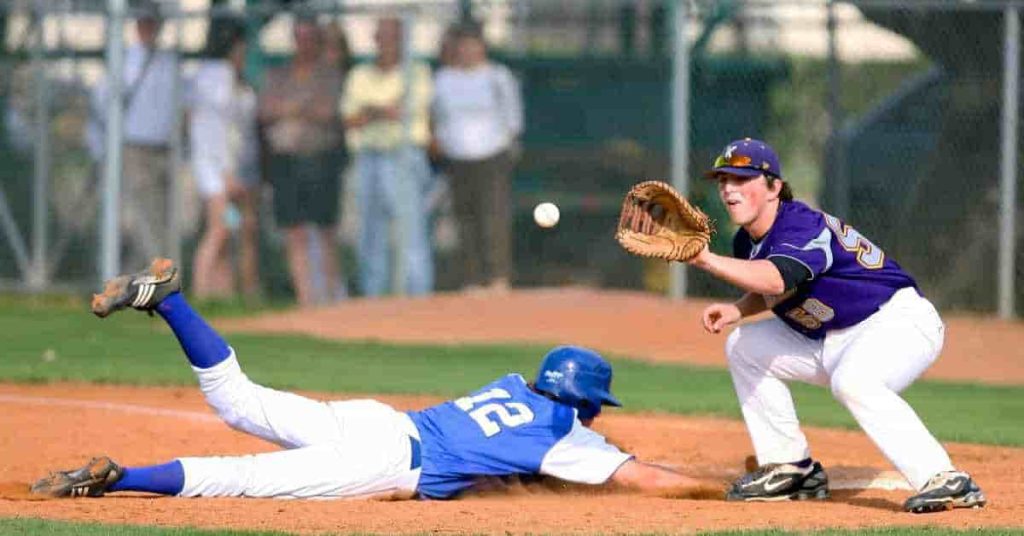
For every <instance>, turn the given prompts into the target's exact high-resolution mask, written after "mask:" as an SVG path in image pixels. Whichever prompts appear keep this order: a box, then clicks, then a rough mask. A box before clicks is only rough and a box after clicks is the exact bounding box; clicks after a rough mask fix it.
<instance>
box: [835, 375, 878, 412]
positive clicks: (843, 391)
mask: <svg viewBox="0 0 1024 536" xmlns="http://www.w3.org/2000/svg"><path fill="white" fill-rule="evenodd" d="M829 387H830V389H831V390H832V396H833V397H834V398H835V399H836V400H838V401H839V403H841V404H842V405H843V406H846V407H849V406H850V404H855V403H856V402H857V401H859V400H864V399H865V398H866V397H870V396H874V391H875V390H877V389H879V388H882V389H886V387H885V386H884V385H883V384H881V383H879V382H878V381H875V380H871V379H868V378H864V377H863V376H859V375H855V374H841V373H840V374H834V375H833V376H832V378H831V379H830V381H829Z"/></svg>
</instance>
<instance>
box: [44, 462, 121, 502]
mask: <svg viewBox="0 0 1024 536" xmlns="http://www.w3.org/2000/svg"><path fill="white" fill-rule="evenodd" d="M122 476H124V469H122V468H121V466H119V465H117V464H116V463H114V461H113V460H111V459H110V458H108V457H106V456H101V457H99V458H93V459H91V460H89V463H87V464H85V467H80V468H78V469H72V470H70V471H57V472H54V473H50V475H49V476H47V477H46V478H43V479H40V480H39V481H38V482H36V483H35V484H32V488H31V491H32V493H35V494H37V495H47V496H49V497H102V496H103V494H104V493H106V492H107V489H108V488H110V486H111V485H112V484H113V483H114V482H117V481H118V480H120V479H121V477H122Z"/></svg>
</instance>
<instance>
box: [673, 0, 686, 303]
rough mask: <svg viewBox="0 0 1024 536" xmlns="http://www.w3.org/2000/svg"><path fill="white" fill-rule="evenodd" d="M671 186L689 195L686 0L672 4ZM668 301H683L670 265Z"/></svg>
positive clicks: (678, 270)
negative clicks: (670, 299)
mask: <svg viewBox="0 0 1024 536" xmlns="http://www.w3.org/2000/svg"><path fill="white" fill-rule="evenodd" d="M671 6H672V102H671V108H672V125H671V136H672V185H673V186H674V187H675V188H676V190H679V192H681V193H682V194H683V195H688V194H689V190H690V187H689V177H688V173H689V167H690V39H689V35H688V34H689V32H688V31H687V22H688V19H689V17H690V5H689V2H688V1H686V0H680V1H673V2H672V4H671ZM669 297H671V298H672V299H680V298H685V297H686V265H685V264H683V263H681V262H676V263H672V264H671V267H670V269H669Z"/></svg>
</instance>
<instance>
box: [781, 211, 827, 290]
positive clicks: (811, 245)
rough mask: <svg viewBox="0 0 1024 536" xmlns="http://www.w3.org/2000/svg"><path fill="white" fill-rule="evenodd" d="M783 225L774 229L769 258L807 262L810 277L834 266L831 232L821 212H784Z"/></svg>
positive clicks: (803, 263) (805, 263) (805, 265)
mask: <svg viewBox="0 0 1024 536" xmlns="http://www.w3.org/2000/svg"><path fill="white" fill-rule="evenodd" d="M777 223H782V224H783V225H778V224H777V225H776V226H775V227H774V228H773V229H772V236H771V241H772V243H771V246H770V247H769V250H768V255H767V256H766V258H769V259H770V258H772V257H785V258H789V259H793V260H795V261H796V262H799V263H800V264H802V265H804V267H806V268H807V270H808V271H809V272H810V273H811V279H814V278H816V277H818V275H819V274H821V273H823V272H826V271H828V269H829V268H831V267H832V232H831V231H829V229H828V227H826V226H825V219H824V218H823V217H822V215H821V213H820V212H816V211H812V210H809V209H808V210H804V211H800V212H796V211H792V212H788V213H787V214H785V220H784V221H783V222H777Z"/></svg>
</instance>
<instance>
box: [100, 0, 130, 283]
mask: <svg viewBox="0 0 1024 536" xmlns="http://www.w3.org/2000/svg"><path fill="white" fill-rule="evenodd" d="M124 19H125V0H107V52H106V57H107V90H108V91H107V102H106V103H105V104H106V110H105V113H106V119H105V121H106V130H105V134H106V139H105V140H104V147H105V151H104V155H105V156H104V160H103V218H102V221H101V222H100V280H101V281H103V280H105V279H110V278H112V277H114V276H115V275H117V273H118V272H119V271H120V269H121V231H120V222H119V221H118V212H119V209H120V200H121V138H122V132H121V131H122V128H123V127H124V123H123V121H122V113H123V106H122V104H121V99H122V96H121V90H122V88H121V85H122V77H123V76H124V74H123V73H124Z"/></svg>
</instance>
